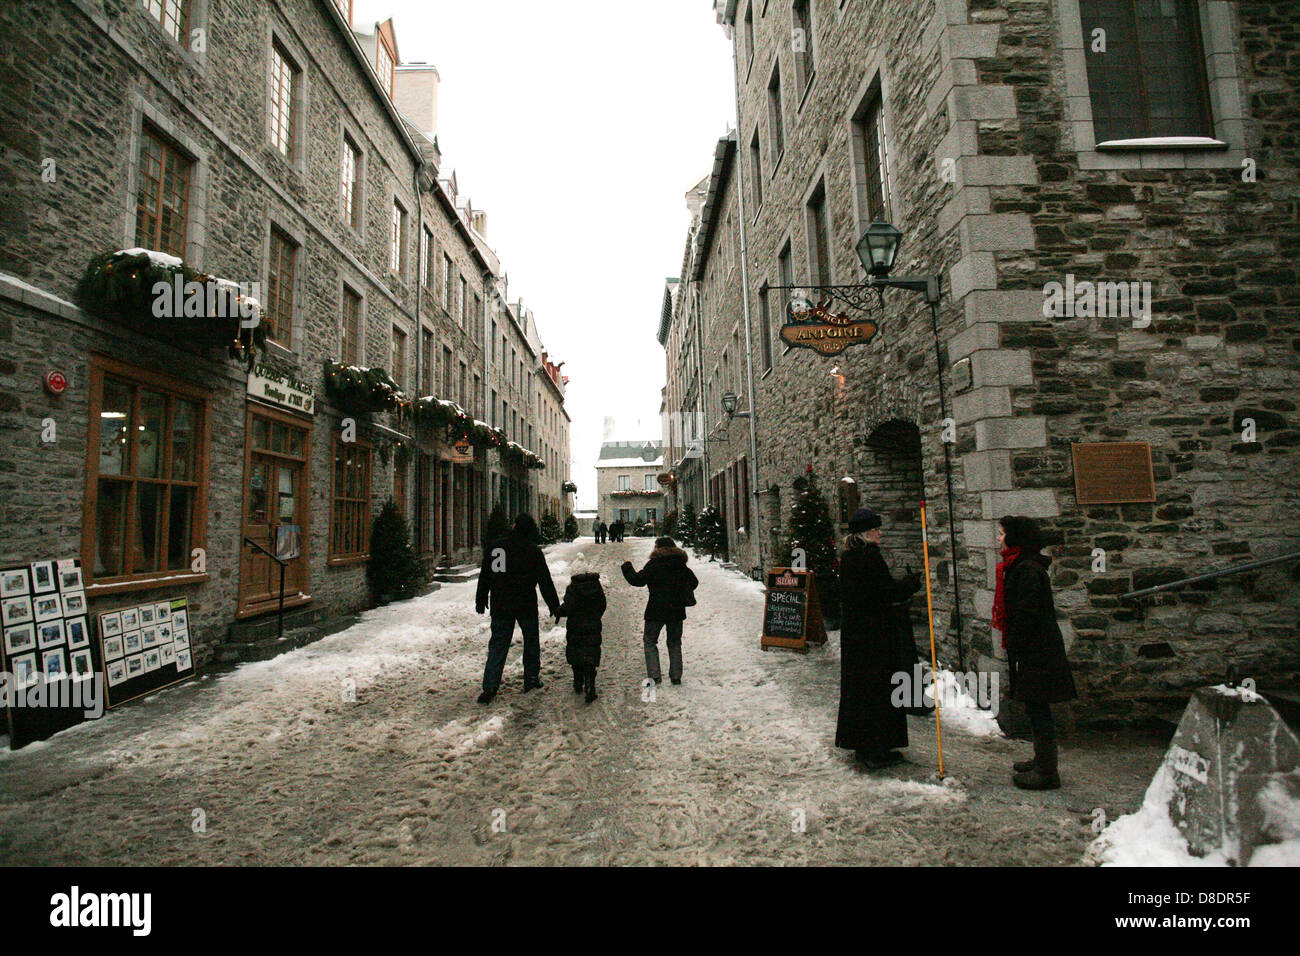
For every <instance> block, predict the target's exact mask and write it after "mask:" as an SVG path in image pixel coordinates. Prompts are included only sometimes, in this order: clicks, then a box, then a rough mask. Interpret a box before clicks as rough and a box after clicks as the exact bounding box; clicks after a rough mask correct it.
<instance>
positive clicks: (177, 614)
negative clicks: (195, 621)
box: [172, 608, 190, 634]
mask: <svg viewBox="0 0 1300 956" xmlns="http://www.w3.org/2000/svg"><path fill="white" fill-rule="evenodd" d="M189 626H190V612H189V611H187V610H186V609H185V608H181V609H180V610H179V611H173V612H172V630H174V631H175V632H176V633H177V634H179V633H181V632H182V631H184V630H188V629H189Z"/></svg>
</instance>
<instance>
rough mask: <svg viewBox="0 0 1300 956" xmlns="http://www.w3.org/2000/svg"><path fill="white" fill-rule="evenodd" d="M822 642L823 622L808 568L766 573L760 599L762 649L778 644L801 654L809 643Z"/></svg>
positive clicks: (780, 569)
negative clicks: (765, 586) (761, 604)
mask: <svg viewBox="0 0 1300 956" xmlns="http://www.w3.org/2000/svg"><path fill="white" fill-rule="evenodd" d="M825 643H826V622H825V621H824V620H823V619H822V609H821V602H820V601H819V600H818V599H817V588H816V586H815V585H814V584H813V576H812V572H811V571H806V570H805V571H801V570H798V569H797V568H773V569H772V570H771V571H768V572H767V596H766V599H765V600H764V602H763V639H762V641H761V642H760V644H759V646H760V647H762V648H763V650H768V649H769V648H772V647H782V648H785V649H787V650H791V651H798V652H799V653H801V654H806V653H808V645H809V644H825Z"/></svg>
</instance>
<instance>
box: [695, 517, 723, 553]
mask: <svg viewBox="0 0 1300 956" xmlns="http://www.w3.org/2000/svg"><path fill="white" fill-rule="evenodd" d="M695 541H696V543H697V544H698V545H699V547H700V549H701V550H703V551H706V552H708V555H709V560H710V561H712V560H713V559H714V558H716V557H717V556H718V555H719V554H723V555H725V554H726V552H727V526H726V525H725V524H723V523H722V515H721V514H720V513H719V511H718V509H717V508H715V507H713V506H712V505H708V506H707V507H705V508H704V509H702V510H701V511H700V515H699V518H697V519H696V526H695Z"/></svg>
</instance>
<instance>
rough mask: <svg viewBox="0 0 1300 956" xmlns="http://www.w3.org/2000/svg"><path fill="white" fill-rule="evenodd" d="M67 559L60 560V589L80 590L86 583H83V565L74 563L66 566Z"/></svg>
mask: <svg viewBox="0 0 1300 956" xmlns="http://www.w3.org/2000/svg"><path fill="white" fill-rule="evenodd" d="M66 565H67V562H66V561H60V562H59V590H60V591H80V590H81V589H82V588H83V587H85V585H83V584H82V583H81V566H80V564H75V563H74V564H73V565H72V566H70V567H69V566H66Z"/></svg>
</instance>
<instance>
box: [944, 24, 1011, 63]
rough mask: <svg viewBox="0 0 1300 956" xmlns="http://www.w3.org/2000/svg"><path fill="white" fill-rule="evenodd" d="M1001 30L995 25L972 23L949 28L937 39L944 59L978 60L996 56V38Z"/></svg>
mask: <svg viewBox="0 0 1300 956" xmlns="http://www.w3.org/2000/svg"><path fill="white" fill-rule="evenodd" d="M1001 32H1002V28H1001V27H1000V26H998V24H996V23H972V24H962V25H953V26H950V27H949V28H948V29H947V30H945V31H944V32H943V34H942V35H941V36H940V38H939V44H940V49H941V50H942V51H943V54H944V59H965V60H970V59H979V58H982V57H991V56H997V53H998V36H999V35H1000V34H1001Z"/></svg>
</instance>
